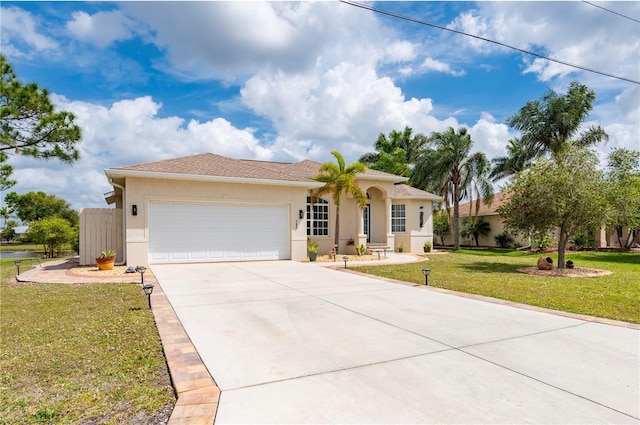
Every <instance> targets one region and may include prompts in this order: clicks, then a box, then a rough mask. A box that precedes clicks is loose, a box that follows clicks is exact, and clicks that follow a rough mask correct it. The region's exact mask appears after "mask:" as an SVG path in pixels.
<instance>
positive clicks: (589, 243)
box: [573, 232, 596, 251]
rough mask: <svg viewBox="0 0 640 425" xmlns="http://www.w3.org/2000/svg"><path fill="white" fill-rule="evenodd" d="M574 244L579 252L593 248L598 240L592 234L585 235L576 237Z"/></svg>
mask: <svg viewBox="0 0 640 425" xmlns="http://www.w3.org/2000/svg"><path fill="white" fill-rule="evenodd" d="M573 243H574V244H575V245H576V248H578V250H579V251H582V250H583V249H585V248H593V247H594V246H595V244H596V238H595V236H594V235H593V233H591V232H588V233H583V234H580V235H576V236H574V237H573Z"/></svg>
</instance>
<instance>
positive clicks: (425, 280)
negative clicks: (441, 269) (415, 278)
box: [422, 269, 431, 286]
mask: <svg viewBox="0 0 640 425" xmlns="http://www.w3.org/2000/svg"><path fill="white" fill-rule="evenodd" d="M429 272H431V269H422V274H424V284H425V285H426V286H429Z"/></svg>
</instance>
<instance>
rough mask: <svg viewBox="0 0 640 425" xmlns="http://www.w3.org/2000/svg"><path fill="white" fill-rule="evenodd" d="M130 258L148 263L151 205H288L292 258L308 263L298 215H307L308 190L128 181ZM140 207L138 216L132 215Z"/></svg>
mask: <svg viewBox="0 0 640 425" xmlns="http://www.w3.org/2000/svg"><path fill="white" fill-rule="evenodd" d="M125 187H126V189H125V190H126V192H125V206H124V208H125V211H126V221H127V226H126V227H127V230H126V250H127V252H126V258H127V264H129V265H145V264H147V263H148V261H149V259H148V251H149V233H148V231H149V217H148V209H149V208H148V205H149V203H150V202H189V203H198V202H202V203H239V204H250V205H286V206H288V208H289V224H290V230H291V246H290V252H291V258H292V259H293V260H304V259H305V258H306V256H307V253H306V241H307V236H306V222H305V220H304V219H302V220H300V219H299V218H298V217H299V216H298V211H299V210H303V211H306V199H307V192H308V190H307V188H305V187H290V186H271V185H258V184H237V183H214V182H198V181H187V180H166V179H149V178H133V177H128V178H127V179H126V182H125ZM134 204H135V205H137V208H138V215H137V216H134V215H132V213H131V209H132V205H134Z"/></svg>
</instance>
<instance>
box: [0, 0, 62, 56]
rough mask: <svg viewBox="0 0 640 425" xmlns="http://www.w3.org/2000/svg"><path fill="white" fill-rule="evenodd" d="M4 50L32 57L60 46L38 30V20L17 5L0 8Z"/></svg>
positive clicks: (13, 54) (9, 53) (11, 53)
mask: <svg viewBox="0 0 640 425" xmlns="http://www.w3.org/2000/svg"><path fill="white" fill-rule="evenodd" d="M0 16H2V19H0V26H1V28H2V37H0V39H1V43H2V44H1V45H2V52H3V54H4V55H6V56H15V57H26V58H32V57H33V56H34V55H35V54H37V53H38V52H42V51H46V50H53V49H56V48H58V42H57V41H56V40H54V39H52V38H50V37H48V36H46V35H44V34H42V32H41V31H39V30H38V27H39V22H38V20H37V19H36V18H35V17H34V16H33V15H32V14H31V13H29V12H26V11H24V10H22V9H20V8H17V7H3V8H0Z"/></svg>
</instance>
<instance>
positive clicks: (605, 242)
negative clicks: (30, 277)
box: [445, 192, 629, 248]
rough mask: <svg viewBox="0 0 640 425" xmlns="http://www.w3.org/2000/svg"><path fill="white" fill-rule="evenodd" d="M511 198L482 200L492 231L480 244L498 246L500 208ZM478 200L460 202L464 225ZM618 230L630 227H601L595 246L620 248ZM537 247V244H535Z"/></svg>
mask: <svg viewBox="0 0 640 425" xmlns="http://www.w3.org/2000/svg"><path fill="white" fill-rule="evenodd" d="M508 200H509V198H508V195H507V194H506V193H505V192H498V193H496V194H495V196H494V199H493V202H492V203H491V205H489V206H487V205H484V203H482V202H480V208H479V210H478V214H477V215H478V218H482V219H483V220H484V221H486V222H488V223H489V225H490V226H491V231H490V232H489V234H488V235H486V236H480V237H479V238H478V243H479V245H480V246H489V247H497V246H498V244H497V243H496V240H495V237H496V236H497V235H499V234H500V233H502V232H503V231H504V223H503V221H502V219H501V218H500V215H499V213H498V209H499V208H500V207H501V206H502V205H504V204H505V203H506V202H507V201H508ZM475 208H476V202H475V201H474V202H473V203H472V204H470V203H469V202H465V203H464V204H460V223H461V227H462V223H464V221H465V220H468V219H469V217H474V216H475V215H476V212H475ZM451 214H453V209H452V210H451ZM616 232H619V233H620V234H621V235H627V234H628V232H629V229H628V228H626V227H625V228H613V229H607V228H605V227H600V228H599V229H598V230H597V231H596V232H595V234H594V239H595V244H594V247H595V248H620V244H619V243H618V238H617V235H616ZM511 236H512V237H513V238H514V240H515V242H516V244H517V245H518V246H528V245H530V244H531V241H530V240H529V239H528V238H526V237H523V236H522V235H514V234H511ZM552 237H553V238H554V241H556V240H557V238H558V233H557V231H556V233H554V234H553V235H552ZM445 243H447V244H452V243H453V234H450V235H448V236H447V238H445ZM463 243H464V244H465V245H473V246H475V241H473V240H464V241H463ZM534 247H535V246H534Z"/></svg>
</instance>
